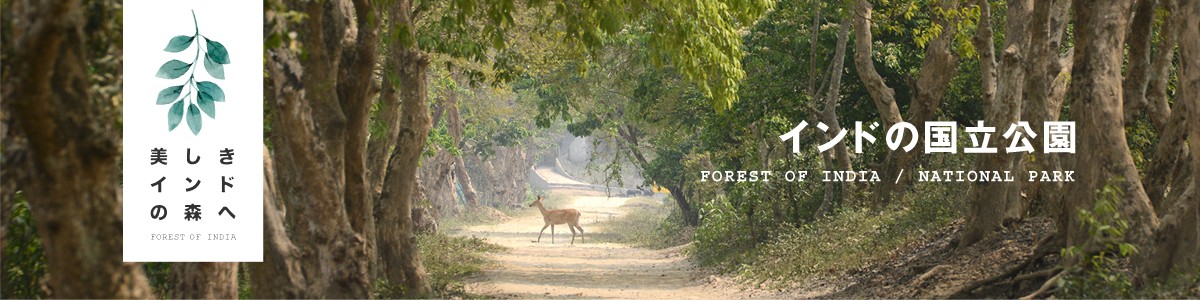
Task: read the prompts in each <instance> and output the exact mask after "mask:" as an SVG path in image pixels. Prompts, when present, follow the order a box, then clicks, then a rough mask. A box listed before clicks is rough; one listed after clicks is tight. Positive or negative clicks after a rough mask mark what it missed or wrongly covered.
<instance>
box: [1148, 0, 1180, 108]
mask: <svg viewBox="0 0 1200 300" xmlns="http://www.w3.org/2000/svg"><path fill="white" fill-rule="evenodd" d="M1162 8H1163V10H1164V11H1166V12H1167V16H1166V17H1165V18H1166V19H1164V20H1163V22H1162V25H1161V26H1159V30H1158V45H1157V46H1156V47H1155V48H1157V49H1158V50H1157V51H1155V52H1154V61H1153V63H1152V65H1151V67H1150V72H1151V73H1150V81H1149V83H1147V87H1146V112H1148V113H1149V115H1150V121H1151V122H1152V123H1154V129H1156V130H1158V132H1163V131H1166V126H1167V124H1179V123H1167V120H1168V119H1169V118H1170V116H1171V106H1170V104H1168V103H1167V100H1168V97H1167V81H1168V80H1169V79H1170V76H1171V67H1172V66H1174V63H1172V60H1173V58H1174V55H1175V43H1176V41H1177V40H1178V39H1179V22H1180V19H1181V18H1180V17H1179V14H1177V13H1175V12H1176V11H1178V10H1179V3H1178V1H1177V0H1163V4H1162Z"/></svg>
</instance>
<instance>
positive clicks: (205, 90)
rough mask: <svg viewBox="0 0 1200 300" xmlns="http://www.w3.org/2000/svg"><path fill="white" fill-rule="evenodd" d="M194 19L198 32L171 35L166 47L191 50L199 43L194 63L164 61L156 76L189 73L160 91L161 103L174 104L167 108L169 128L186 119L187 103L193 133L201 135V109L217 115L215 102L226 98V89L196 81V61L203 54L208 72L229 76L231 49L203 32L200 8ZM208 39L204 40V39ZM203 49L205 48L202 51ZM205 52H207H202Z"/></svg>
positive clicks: (176, 49) (193, 15) (206, 112)
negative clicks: (177, 82)
mask: <svg viewBox="0 0 1200 300" xmlns="http://www.w3.org/2000/svg"><path fill="white" fill-rule="evenodd" d="M192 22H193V24H194V25H195V28H196V32H195V33H194V34H192V35H191V36H187V35H179V36H175V37H174V38H171V40H170V41H169V42H167V47H166V48H164V49H163V51H167V52H171V53H178V52H181V51H184V50H187V49H188V48H190V47H191V45H192V44H193V42H194V43H195V44H196V56H195V57H194V58H193V59H192V62H191V63H185V62H183V61H180V60H177V59H172V60H171V61H168V62H166V63H164V64H163V65H162V66H161V67H159V68H158V73H157V74H155V77H158V78H163V79H177V78H180V77H183V75H184V74H188V75H189V76H188V79H187V81H186V82H184V83H183V84H181V85H176V86H170V87H167V88H165V89H163V90H162V91H160V92H158V101H157V105H166V104H172V103H174V104H172V105H171V109H169V110H167V131H174V130H175V127H177V126H179V123H180V122H182V121H183V119H184V107H185V106H186V107H187V114H186V115H187V123H188V128H189V129H191V130H192V135H199V134H200V128H201V127H202V125H203V120H202V119H201V118H200V112H201V111H203V112H204V114H206V115H208V117H209V118H212V119H216V118H217V107H216V103H215V102H225V91H223V90H221V87H220V86H218V85H217V84H216V83H214V82H211V81H200V82H197V81H196V69H197V68H194V66H195V65H196V62H199V61H200V60H201V56H203V60H204V70H205V71H207V72H208V75H210V76H212V77H213V78H216V79H222V80H223V79H225V67H224V65H227V64H229V52H228V51H226V50H225V46H224V45H221V43H219V42H217V41H214V40H212V39H210V38H208V37H207V36H204V35H202V34H200V22H199V21H198V20H197V19H196V11H194V10H193V11H192ZM201 39H204V43H203V44H201V43H200V40H201ZM202 50H203V51H202ZM201 53H203V55H201ZM184 88H187V90H188V91H187V94H184V95H183V97H180V95H181V94H183V90H184Z"/></svg>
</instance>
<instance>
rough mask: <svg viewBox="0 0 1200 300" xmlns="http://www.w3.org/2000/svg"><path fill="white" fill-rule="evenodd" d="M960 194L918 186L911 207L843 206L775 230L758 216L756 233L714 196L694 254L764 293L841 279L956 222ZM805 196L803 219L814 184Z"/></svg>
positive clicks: (956, 189)
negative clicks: (767, 289) (824, 278)
mask: <svg viewBox="0 0 1200 300" xmlns="http://www.w3.org/2000/svg"><path fill="white" fill-rule="evenodd" d="M933 163H938V164H942V163H953V162H942V161H933ZM810 180H811V179H810ZM965 190H966V186H963V185H952V184H943V183H934V182H920V183H918V184H917V185H916V186H915V190H914V191H913V192H912V193H911V194H910V196H909V198H911V199H912V201H911V202H910V203H907V204H898V205H894V206H892V207H889V208H887V209H885V210H883V211H882V212H874V211H870V210H868V209H866V208H864V207H860V206H842V207H841V208H839V209H836V210H835V212H833V214H832V215H830V216H829V217H826V218H825V219H822V220H821V221H816V222H813V221H803V222H800V223H794V224H786V225H777V226H776V227H767V226H766V225H767V224H769V223H770V220H769V218H770V217H769V216H765V215H766V212H763V213H759V215H760V216H758V217H756V218H761V219H768V220H767V221H763V222H761V223H756V224H759V225H756V226H757V228H755V227H752V226H748V225H746V224H747V222H748V221H747V218H746V214H745V213H744V212H745V211H739V210H738V209H737V208H736V207H735V206H733V205H730V203H732V202H733V201H727V200H726V199H724V198H721V197H718V198H717V200H716V201H711V202H708V203H706V205H705V207H704V213H705V214H704V219H703V223H702V224H701V226H700V228H698V229H697V230H696V246H695V251H694V253H693V254H694V256H695V257H696V258H697V260H698V261H699V262H700V263H701V265H705V266H713V267H716V268H717V269H718V270H722V271H724V272H729V273H733V274H737V275H739V276H740V277H741V279H743V280H746V281H749V282H751V283H754V284H766V285H767V287H771V288H775V287H779V288H783V287H786V286H787V285H789V284H792V283H796V282H800V283H802V282H807V281H808V280H809V279H812V278H815V277H818V276H841V275H843V274H846V273H847V272H850V271H853V270H856V269H858V268H860V267H861V266H863V265H864V264H868V263H873V262H877V261H881V260H883V259H887V258H888V257H889V255H890V253H891V252H890V251H892V250H893V249H896V248H900V247H902V246H904V245H906V244H908V243H910V242H913V241H917V240H919V239H922V238H924V237H927V236H928V235H929V234H931V233H933V232H936V231H938V230H939V229H940V228H944V227H945V226H947V225H949V224H951V223H952V222H953V221H954V220H956V219H958V218H960V217H961V211H962V209H963V208H964V203H962V201H961V200H959V199H958V198H957V197H956V195H962V194H963V193H965V192H966V191H965ZM804 193H810V194H812V195H813V196H811V199H808V200H806V201H808V203H810V204H808V205H805V206H802V207H803V208H802V210H803V213H804V214H811V213H812V211H814V210H815V209H816V204H819V201H820V188H819V185H816V184H814V185H813V188H811V191H810V192H804ZM732 194H734V193H730V194H727V195H732ZM752 228H753V229H752ZM756 231H757V232H756ZM772 231H773V233H772ZM767 233H771V234H770V235H767ZM764 235H766V237H765V238H762V239H761V240H760V241H758V242H756V241H754V240H753V237H754V236H764Z"/></svg>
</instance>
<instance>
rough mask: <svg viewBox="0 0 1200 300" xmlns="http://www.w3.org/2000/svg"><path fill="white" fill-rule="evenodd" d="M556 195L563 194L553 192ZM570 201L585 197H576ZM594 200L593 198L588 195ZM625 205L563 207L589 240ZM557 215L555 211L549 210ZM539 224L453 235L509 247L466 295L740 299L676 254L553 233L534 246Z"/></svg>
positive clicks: (537, 220)
mask: <svg viewBox="0 0 1200 300" xmlns="http://www.w3.org/2000/svg"><path fill="white" fill-rule="evenodd" d="M555 192H556V193H563V192H567V191H561V190H556V191H555ZM575 194H587V193H585V192H577V193H575ZM593 195H594V194H593ZM627 199H628V198H608V197H604V196H578V197H576V198H575V201H574V203H572V204H569V205H566V206H567V207H571V208H575V209H578V210H579V211H580V212H581V213H582V216H581V220H580V226H582V227H583V229H584V230H585V231H587V233H585V234H586V237H590V236H593V235H601V234H603V233H602V232H598V231H599V230H597V228H596V227H595V226H589V225H593V224H594V223H596V222H598V221H600V220H604V219H608V218H612V217H617V216H619V215H621V214H622V213H623V211H622V210H620V209H618V207H619V206H621V205H622V204H624V203H625V201H626V200H627ZM548 208H560V207H548ZM542 225H543V222H542V217H541V215H540V214H533V215H524V216H520V217H517V218H514V219H512V220H509V221H507V222H504V223H501V224H498V225H485V226H475V227H470V228H466V229H464V230H462V231H459V232H457V233H454V234H456V235H463V236H477V237H482V238H486V239H487V240H488V241H489V242H492V243H496V244H500V245H503V246H505V247H509V248H510V250H509V251H507V252H505V253H497V254H492V255H491V258H492V259H495V260H496V261H497V262H499V264H500V265H499V266H498V267H496V268H494V269H490V270H485V271H483V272H481V274H479V275H477V276H475V277H474V278H472V280H471V281H472V282H471V283H469V284H468V285H467V290H468V292H470V293H473V294H482V295H488V296H493V297H497V298H640V299H646V298H658V299H662V298H671V299H713V298H745V297H747V296H749V295H747V294H743V292H741V291H738V290H737V289H736V288H729V287H728V286H729V285H730V284H728V283H727V282H724V281H723V280H720V279H716V278H715V277H708V276H703V275H699V273H698V272H696V268H695V264H694V263H693V262H691V261H689V260H687V259H686V257H684V256H682V255H680V254H679V248H678V247H677V248H673V249H665V250H648V249H640V248H632V247H629V246H625V245H621V244H613V243H596V242H592V239H587V240H585V241H583V242H582V243H581V241H580V240H579V239H576V241H575V244H574V245H571V244H570V241H571V231H570V230H568V229H567V227H566V226H565V225H559V226H555V227H556V231H555V232H556V233H557V235H556V236H555V237H554V238H553V240H554V243H551V237H550V229H549V228H547V229H546V233H545V234H543V235H542V242H541V243H535V242H534V241H535V240H537V236H538V230H539V229H541V228H542Z"/></svg>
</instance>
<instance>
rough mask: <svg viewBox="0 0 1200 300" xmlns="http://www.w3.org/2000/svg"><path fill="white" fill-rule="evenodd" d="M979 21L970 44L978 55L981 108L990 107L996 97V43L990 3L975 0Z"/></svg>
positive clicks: (983, 0)
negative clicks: (981, 93)
mask: <svg viewBox="0 0 1200 300" xmlns="http://www.w3.org/2000/svg"><path fill="white" fill-rule="evenodd" d="M975 5H976V6H978V7H979V21H978V22H977V23H976V25H975V37H974V38H973V39H972V40H971V44H973V45H975V52H976V53H979V89H980V91H982V92H983V95H981V96H982V98H983V105H984V106H983V107H992V100H993V98H995V96H996V42H995V34H994V33H993V31H992V2H991V1H988V0H976V1H975Z"/></svg>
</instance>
